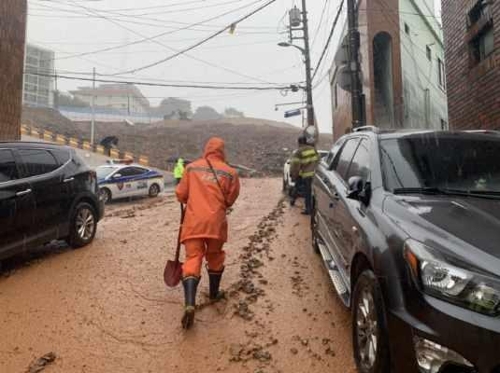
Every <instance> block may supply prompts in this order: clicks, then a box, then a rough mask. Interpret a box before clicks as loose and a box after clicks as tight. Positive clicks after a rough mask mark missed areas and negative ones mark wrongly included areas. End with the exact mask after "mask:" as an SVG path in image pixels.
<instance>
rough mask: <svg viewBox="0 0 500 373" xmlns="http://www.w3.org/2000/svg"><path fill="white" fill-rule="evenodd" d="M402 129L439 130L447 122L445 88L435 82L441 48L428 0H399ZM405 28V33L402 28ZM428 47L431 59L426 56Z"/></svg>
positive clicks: (436, 80)
mask: <svg viewBox="0 0 500 373" xmlns="http://www.w3.org/2000/svg"><path fill="white" fill-rule="evenodd" d="M399 6H400V26H401V31H400V35H401V64H402V71H403V119H402V127H404V128H431V129H441V127H442V124H441V123H442V121H444V123H447V122H448V110H447V102H446V88H445V85H441V84H440V82H439V64H438V60H441V61H442V62H443V63H444V61H445V58H444V46H443V41H442V34H441V30H440V27H439V24H438V22H437V20H436V19H435V18H433V17H430V16H429V15H432V14H434V9H433V8H431V7H430V4H429V1H428V0H400V1H399ZM405 25H406V26H407V27H408V28H409V33H407V32H406V31H407V30H406V29H405ZM427 46H429V48H430V52H431V57H430V59H429V58H428V57H427V49H426V47H427Z"/></svg>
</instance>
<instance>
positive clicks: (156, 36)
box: [55, 0, 263, 60]
mask: <svg viewBox="0 0 500 373" xmlns="http://www.w3.org/2000/svg"><path fill="white" fill-rule="evenodd" d="M262 1H263V0H256V1H253V2H252V3H250V4H246V5H243V6H241V7H238V8H235V9H233V10H230V11H227V12H224V13H222V14H219V15H217V16H214V17H211V18H208V19H205V20H202V21H198V22H195V23H192V24H190V25H188V26H184V27H180V28H178V29H175V30H171V31H166V32H162V33H159V34H156V35H153V36H149V37H143V38H142V39H139V40H136V41H133V42H129V43H123V44H120V45H116V46H113V47H107V48H102V49H97V50H93V51H89V52H82V53H77V54H74V55H72V56H65V57H61V58H55V60H63V59H70V58H77V57H82V56H88V55H92V54H98V53H102V52H108V51H111V50H115V49H122V48H126V47H129V46H132V45H137V44H142V43H144V42H147V41H153V40H156V39H158V38H161V37H163V36H167V35H171V34H174V33H176V32H179V31H184V30H188V29H191V28H192V27H195V26H199V25H203V24H205V23H207V22H210V21H213V20H216V19H219V18H222V17H224V16H226V15H228V14H231V13H234V12H237V11H239V10H242V9H245V8H248V7H250V6H252V5H254V4H257V3H260V2H262ZM74 6H77V7H82V6H81V5H77V4H74ZM83 8H84V9H85V10H90V8H85V7H83ZM101 18H104V19H107V20H110V18H109V17H106V16H102V15H101ZM120 26H122V25H120ZM129 31H130V30H129ZM131 32H134V31H131Z"/></svg>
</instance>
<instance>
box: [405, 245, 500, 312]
mask: <svg viewBox="0 0 500 373" xmlns="http://www.w3.org/2000/svg"><path fill="white" fill-rule="evenodd" d="M404 255H405V259H406V261H407V262H408V265H409V266H410V269H411V272H412V275H413V278H414V280H415V281H416V283H417V285H418V286H419V287H420V288H421V290H422V291H423V292H425V293H426V294H428V295H431V296H434V297H436V298H440V299H443V300H445V301H448V302H450V303H454V304H456V305H458V306H460V307H464V308H468V309H470V310H472V311H475V312H479V313H482V314H485V315H488V316H499V315H500V278H495V277H493V276H491V275H488V274H485V273H480V271H479V270H476V269H474V268H467V269H465V268H466V267H469V266H467V265H466V264H465V263H463V262H460V261H459V260H458V259H457V258H452V257H445V256H444V255H442V254H440V253H439V252H437V251H436V250H434V249H432V248H430V247H428V246H426V245H424V244H422V243H421V242H418V241H415V240H412V239H409V240H407V241H406V242H405V247H404ZM471 267H472V266H471Z"/></svg>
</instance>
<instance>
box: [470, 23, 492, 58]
mask: <svg viewBox="0 0 500 373" xmlns="http://www.w3.org/2000/svg"><path fill="white" fill-rule="evenodd" d="M470 49H471V55H472V62H473V63H475V64H477V63H479V62H481V61H484V60H485V59H486V58H488V57H489V56H490V55H491V54H492V53H493V51H494V50H495V36H494V32H493V27H492V26H488V27H486V28H484V29H483V30H481V32H480V33H479V34H478V35H477V36H476V37H475V38H474V39H472V41H471V43H470Z"/></svg>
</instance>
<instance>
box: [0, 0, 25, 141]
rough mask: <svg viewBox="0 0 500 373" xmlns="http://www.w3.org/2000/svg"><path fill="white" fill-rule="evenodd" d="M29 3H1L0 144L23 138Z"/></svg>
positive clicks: (22, 0) (5, 0) (0, 0)
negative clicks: (25, 52) (2, 141)
mask: <svg viewBox="0 0 500 373" xmlns="http://www.w3.org/2000/svg"><path fill="white" fill-rule="evenodd" d="M26 17H27V4H26V0H0V140H13V139H14V140H17V139H19V138H20V136H21V111H22V94H23V66H24V49H25V38H26Z"/></svg>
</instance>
